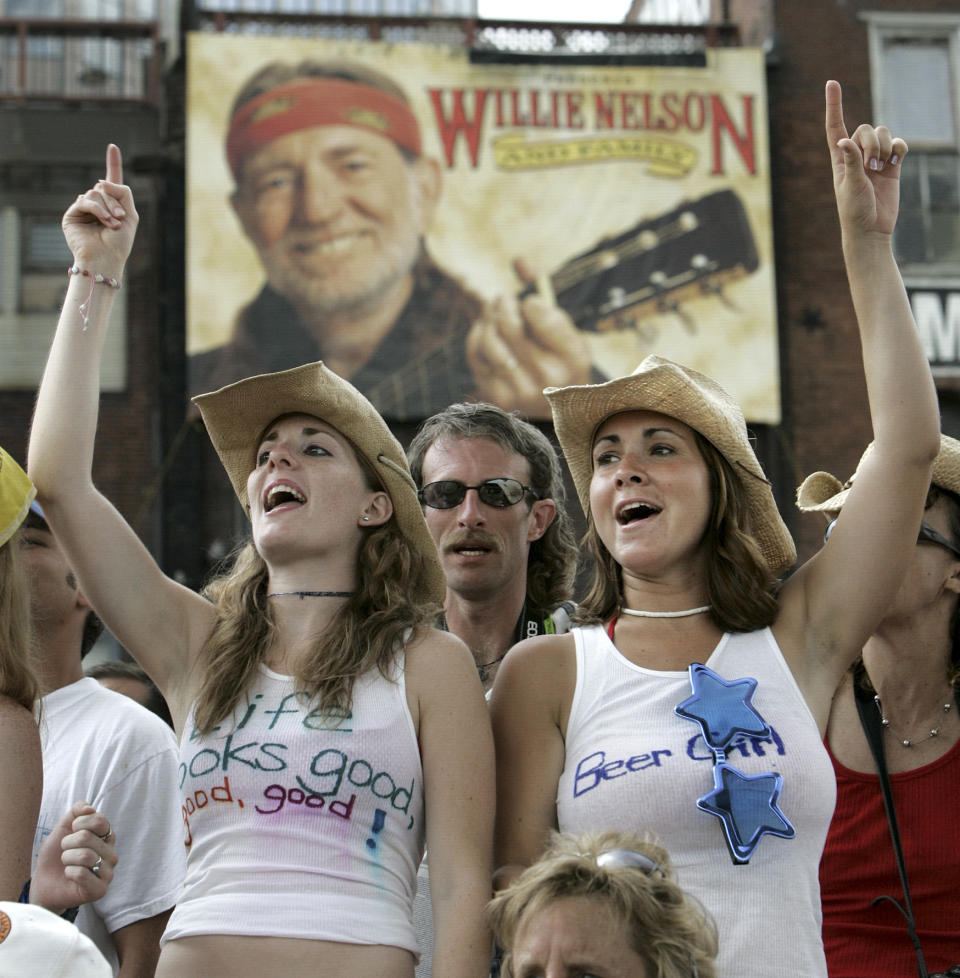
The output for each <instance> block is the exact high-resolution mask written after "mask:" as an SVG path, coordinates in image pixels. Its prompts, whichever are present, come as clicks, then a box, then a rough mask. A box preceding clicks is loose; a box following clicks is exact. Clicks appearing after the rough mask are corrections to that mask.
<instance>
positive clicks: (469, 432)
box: [407, 403, 577, 610]
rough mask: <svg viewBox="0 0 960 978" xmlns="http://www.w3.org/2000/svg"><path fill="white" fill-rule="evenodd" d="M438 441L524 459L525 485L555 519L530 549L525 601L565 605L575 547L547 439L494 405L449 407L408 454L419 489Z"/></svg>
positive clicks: (553, 451) (546, 605) (558, 473)
mask: <svg viewBox="0 0 960 978" xmlns="http://www.w3.org/2000/svg"><path fill="white" fill-rule="evenodd" d="M443 438H464V439H468V438H486V439H488V440H489V441H492V442H494V443H495V444H497V445H499V446H500V447H501V448H502V449H504V451H507V452H512V453H514V454H516V455H519V456H521V457H522V458H524V459H526V460H527V462H528V463H529V465H530V484H531V486H532V487H533V489H534V491H535V492H536V494H537V496H538V498H540V499H552V500H553V501H554V503H556V507H557V515H556V516H555V517H554V519H553V522H552V523H551V524H550V526H548V527H547V530H546V532H545V533H544V534H543V536H542V537H540V539H539V540H534V541H533V543H531V544H530V556H529V559H528V561H527V602H528V603H529V604H530V605H531V606H532V607H535V608H541V609H544V610H551V609H553V608H555V607H556V606H557V605H559V604H561V603H562V602H563V601H566V600H567V599H568V598H569V597H570V592H571V589H572V587H573V575H574V572H575V570H576V564H577V546H576V541H575V538H574V534H573V524H572V521H571V519H570V516H569V514H568V513H567V504H566V491H565V489H564V486H563V476H562V474H561V471H560V462H559V459H558V457H557V451H556V449H555V448H554V447H553V445H551V444H550V441H549V439H548V438H547V436H546V435H545V434H543V432H542V431H540V430H539V429H538V428H535V427H534V426H533V425H532V424H530V423H529V422H528V421H524V420H523V419H522V418H519V417H518V416H517V415H515V414H511V413H509V412H507V411H504V410H502V409H501V408H498V407H496V406H495V405H493V404H484V403H469V404H468V403H459V404H451V405H450V407H448V408H446V409H444V410H443V411H441V412H439V413H438V414H435V415H433V417H431V418H427V420H426V421H424V423H423V425H422V426H421V427H420V430H419V431H418V432H417V434H416V435H415V436H414V438H413V441H411V443H410V448H409V449H408V450H407V459H408V460H409V462H410V471H411V472H412V473H413V479H414V482H416V484H417V485H418V486H421V485H423V460H424V457H425V456H426V454H427V451H428V450H429V448H430V446H431V445H433V444H434V442H436V441H439V440H440V439H443ZM527 505H528V506H529V505H530V504H529V503H528V504H527Z"/></svg>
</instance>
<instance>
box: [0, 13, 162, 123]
mask: <svg viewBox="0 0 960 978" xmlns="http://www.w3.org/2000/svg"><path fill="white" fill-rule="evenodd" d="M159 77H160V51H159V42H158V25H157V22H156V21H130V20H127V21H123V20H54V19H50V18H43V19H40V18H36V19H28V18H0V100H5V101H6V100H10V99H20V100H23V99H31V100H35V99H41V100H59V101H69V102H76V101H84V102H105V101H109V102H143V103H148V104H156V102H157V96H158V86H159Z"/></svg>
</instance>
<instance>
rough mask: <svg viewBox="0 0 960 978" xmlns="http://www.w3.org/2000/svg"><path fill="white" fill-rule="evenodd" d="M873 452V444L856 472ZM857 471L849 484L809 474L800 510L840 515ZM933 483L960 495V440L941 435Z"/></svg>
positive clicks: (799, 498)
mask: <svg viewBox="0 0 960 978" xmlns="http://www.w3.org/2000/svg"><path fill="white" fill-rule="evenodd" d="M872 449H873V442H871V443H870V444H869V445H867V448H866V451H864V453H863V455H861V456H860V461H859V462H858V463H857V472H859V471H860V466H861V465H863V460H864V459H865V458H866V457H867V456H868V455H869V454H870V452H871V450H872ZM857 472H854V473H853V475H852V476H850V478H849V479H848V480H847V481H846V482H841V481H840V480H839V479H838V478H837V477H836V476H833V475H830V473H829V472H814V473H813V474H812V475H808V476H807V477H806V479H804V480H803V482H801V483H800V487H799V488H798V489H797V508H798V509H799V510H800V512H801V513H823V514H824V515H826V516H827V517H828V518H829V517H830V516H831V515H832V514H835V513H839V512H840V510H841V509H842V508H843V504H844V503H845V502H846V501H847V496H848V495H849V493H850V488H851V486H852V485H853V481H854V479H856V477H857ZM930 481H931V482H932V483H933V485H935V486H939V487H940V488H941V489H946V490H947V491H948V492H954V493H956V494H957V495H960V441H957V440H956V438H951V437H950V436H949V435H941V436H940V451H939V452H938V453H937V458H936V461H934V463H933V474H932V475H931V477H930Z"/></svg>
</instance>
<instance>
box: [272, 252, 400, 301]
mask: <svg viewBox="0 0 960 978" xmlns="http://www.w3.org/2000/svg"><path fill="white" fill-rule="evenodd" d="M260 259H261V261H262V263H263V267H264V271H265V272H266V274H267V281H268V282H269V283H270V287H271V288H272V289H273V290H274V291H275V292H278V293H280V295H282V296H284V297H285V298H286V299H287V300H289V301H290V302H291V303H293V305H294V306H295V307H296V308H297V310H298V311H299V312H300V314H301V315H302V316H306V317H310V318H313V319H319V318H323V317H328V316H342V315H356V316H360V315H364V314H366V313H368V312H370V311H372V310H374V309H376V307H377V305H378V304H379V303H380V301H381V300H382V299H383V298H384V296H386V295H387V294H388V293H389V292H390V290H391V289H392V288H393V287H394V286H395V285H396V284H397V283H398V282H399V281H400V280H401V279H402V278H404V276H406V275H409V274H412V272H413V265H414V263H415V260H416V252H414V254H412V255H411V256H410V257H409V260H407V256H404V255H400V254H397V255H396V256H395V260H394V261H392V262H385V261H383V260H382V258H381V260H379V261H375V262H374V261H371V263H370V265H369V266H368V267H367V272H368V275H367V277H366V280H365V281H363V282H362V283H358V284H356V285H354V286H352V287H344V286H343V285H342V284H341V283H340V282H339V281H338V280H337V277H336V276H333V277H330V276H318V275H312V274H310V273H309V272H305V271H302V270H301V269H299V268H297V267H296V266H294V265H291V263H290V261H289V260H288V258H286V257H285V256H283V255H282V254H280V246H279V245H276V246H274V247H273V248H272V249H269V250H267V251H263V252H261V255H260Z"/></svg>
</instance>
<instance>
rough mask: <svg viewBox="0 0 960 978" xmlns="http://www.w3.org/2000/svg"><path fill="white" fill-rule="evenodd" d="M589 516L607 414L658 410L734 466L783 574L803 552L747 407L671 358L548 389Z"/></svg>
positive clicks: (759, 536) (757, 533) (757, 532)
mask: <svg viewBox="0 0 960 978" xmlns="http://www.w3.org/2000/svg"><path fill="white" fill-rule="evenodd" d="M543 393H544V394H545V395H546V397H547V400H548V401H549V402H550V408H551V410H552V411H553V424H554V428H555V430H556V433H557V439H558V441H559V442H560V447H561V448H562V449H563V454H564V457H565V458H566V460H567V465H568V466H569V468H570V474H571V476H572V477H573V483H574V485H575V486H576V489H577V495H578V496H579V497H580V505H581V506H583V511H584V513H588V512H589V505H590V479H591V477H592V475H593V436H594V433H595V432H596V430H597V427H598V426H599V425H600V423H601V422H602V421H604V419H606V418H609V417H610V416H611V415H613V414H620V413H621V412H623V411H657V412H658V413H660V414H665V415H668V416H669V417H671V418H676V419H677V420H678V421H682V422H683V423H684V424H686V425H688V426H689V427H691V428H693V429H694V430H695V431H698V432H699V433H700V434H701V435H703V437H704V438H706V439H707V440H708V441H709V442H711V443H712V444H713V446H714V447H715V448H716V449H717V451H718V452H720V454H721V455H722V456H723V457H724V458H725V459H726V460H727V461H728V462H729V463H730V465H731V466H732V468H733V470H734V472H735V473H736V474H737V477H738V478H739V479H740V483H741V484H742V486H743V488H744V491H745V492H746V496H747V500H748V503H749V506H750V518H751V528H750V530H751V533H752V535H753V536H754V538H755V539H756V541H757V543H758V544H759V545H760V549H761V551H762V553H763V556H764V557H765V558H766V561H767V564H768V565H769V567H770V569H771V571H772V572H773V573H775V574H778V573H781V572H783V571H785V570H787V569H788V568H789V567H791V566H792V565H793V563H794V562H795V561H796V559H797V551H796V548H795V547H794V544H793V539H792V538H791V536H790V532H789V531H788V530H787V527H786V525H785V524H784V522H783V520H782V518H781V517H780V512H779V511H778V509H777V504H776V503H775V502H774V499H773V492H772V491H771V489H770V483H769V482H768V481H767V479H766V477H765V476H764V474H763V469H762V468H761V467H760V463H759V462H758V461H757V456H756V455H755V454H754V451H753V448H752V447H751V445H750V439H749V436H748V434H747V425H746V421H745V420H744V417H743V412H742V411H741V410H740V406H739V405H738V404H737V402H736V401H735V400H734V399H733V398H732V397H730V395H729V394H728V393H727V392H726V391H725V390H724V389H723V388H722V387H721V386H720V385H719V384H718V383H717V382H716V381H714V380H711V378H709V377H707V376H706V375H704V374H701V373H698V372H697V371H696V370H691V369H689V368H688V367H682V366H681V365H680V364H678V363H674V362H673V361H671V360H666V359H664V358H663V357H656V356H650V357H647V358H646V359H645V360H644V361H643V363H641V364H640V366H639V367H637V369H636V370H634V372H633V373H632V374H630V375H629V376H627V377H618V378H617V379H616V380H609V381H607V382H606V383H604V384H585V385H582V386H579V387H548V388H547V389H546V390H545V391H544V392H543Z"/></svg>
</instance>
